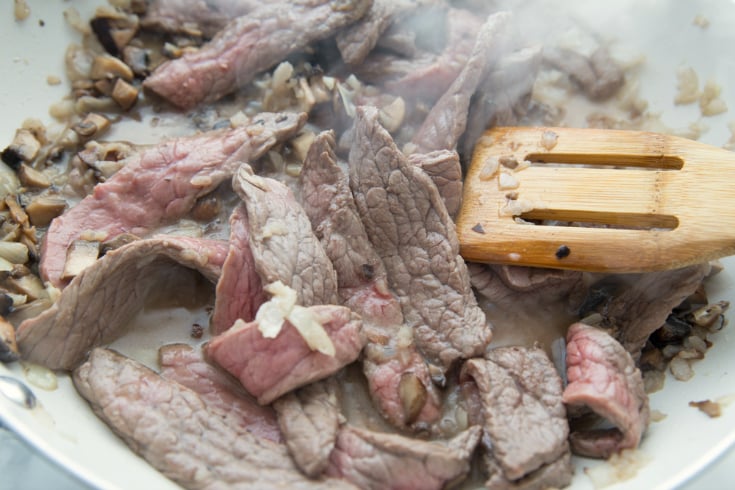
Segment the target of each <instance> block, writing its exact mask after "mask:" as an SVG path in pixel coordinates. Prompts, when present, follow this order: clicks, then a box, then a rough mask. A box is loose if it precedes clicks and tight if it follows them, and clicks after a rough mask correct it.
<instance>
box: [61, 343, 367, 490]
mask: <svg viewBox="0 0 735 490" xmlns="http://www.w3.org/2000/svg"><path fill="white" fill-rule="evenodd" d="M73 379H74V386H75V387H76V389H77V391H78V392H79V393H80V394H81V395H82V396H83V397H84V398H85V399H86V400H87V401H88V402H89V403H90V405H91V406H92V409H93V410H94V412H95V413H96V414H97V416H98V417H100V418H101V419H102V420H103V421H104V422H105V423H106V424H107V425H109V426H110V427H111V428H112V430H113V431H114V432H115V433H116V434H117V435H118V436H120V438H121V439H123V440H124V441H125V443H126V444H127V445H128V446H130V448H131V449H132V450H133V451H135V452H136V453H138V454H139V455H140V456H142V457H143V458H145V460H146V461H148V462H149V463H150V464H151V465H152V466H153V467H155V468H156V469H157V470H159V471H160V472H161V473H163V474H164V475H165V476H166V477H168V478H170V479H171V480H173V481H175V482H176V483H178V484H180V485H181V486H183V487H184V488H187V489H190V490H199V489H215V488H216V489H258V490H260V489H263V488H274V489H279V488H282V489H290V488H304V489H306V488H308V489H312V488H313V489H321V488H354V487H352V486H351V485H350V484H349V483H347V482H342V481H339V480H334V479H322V480H309V479H307V478H305V477H304V476H303V475H302V474H301V473H300V472H299V471H298V469H297V468H296V467H295V466H294V463H293V461H292V460H291V458H290V456H289V455H288V452H287V450H286V448H285V447H284V446H282V445H280V444H277V443H274V442H272V441H269V440H267V439H263V438H260V437H256V436H254V435H253V434H251V433H250V432H248V431H247V430H245V429H243V428H241V427H240V426H239V425H238V424H236V423H231V421H230V420H229V419H227V418H222V416H221V415H220V414H219V413H215V412H211V411H209V410H208V409H207V405H206V404H205V403H204V402H203V401H202V399H201V398H200V397H199V396H198V395H197V394H196V393H194V392H193V391H191V390H190V389H188V388H186V387H184V386H183V385H180V384H178V383H176V382H173V381H169V380H167V379H165V378H162V377H161V376H159V375H158V374H156V373H155V372H154V371H152V370H150V369H148V368H147V367H145V366H143V365H142V364H140V363H138V362H136V361H133V360H132V359H127V358H125V357H123V356H121V355H120V354H117V353H115V352H113V351H110V350H105V349H95V350H93V351H92V353H91V354H90V357H89V360H88V361H87V362H85V363H84V364H83V365H81V366H80V367H79V368H78V369H76V370H75V371H74V377H73Z"/></svg>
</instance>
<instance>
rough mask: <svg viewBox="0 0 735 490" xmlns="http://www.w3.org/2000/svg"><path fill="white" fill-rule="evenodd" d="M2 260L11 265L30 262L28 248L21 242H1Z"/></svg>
mask: <svg viewBox="0 0 735 490" xmlns="http://www.w3.org/2000/svg"><path fill="white" fill-rule="evenodd" d="M0 258H2V259H4V260H7V261H8V262H10V263H11V264H25V263H26V262H28V247H27V246H26V245H24V244H22V243H19V242H6V241H0Z"/></svg>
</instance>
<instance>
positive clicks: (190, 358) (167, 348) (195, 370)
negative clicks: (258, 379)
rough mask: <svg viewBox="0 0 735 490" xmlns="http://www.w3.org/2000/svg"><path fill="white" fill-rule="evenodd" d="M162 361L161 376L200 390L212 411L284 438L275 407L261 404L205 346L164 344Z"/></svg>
mask: <svg viewBox="0 0 735 490" xmlns="http://www.w3.org/2000/svg"><path fill="white" fill-rule="evenodd" d="M158 363H159V365H160V366H161V376H163V377H164V378H166V379H170V380H171V381H176V382H177V383H179V384H182V385H184V386H186V387H187V388H189V389H190V390H192V391H194V392H195V393H197V394H198V395H199V397H200V398H201V399H202V401H203V402H204V403H205V404H206V406H207V410H209V411H210V412H213V413H219V414H220V415H221V416H222V417H223V418H228V419H232V423H235V424H238V425H239V426H240V427H242V428H243V429H245V430H247V431H248V432H250V433H251V434H253V435H255V436H257V437H262V438H265V439H270V440H271V441H274V442H281V440H282V437H281V431H280V430H279V428H278V421H277V420H276V413H275V412H274V411H273V408H271V407H270V406H268V407H263V406H261V405H259V404H258V403H257V402H256V401H255V399H253V397H252V396H251V395H250V394H249V393H248V392H246V391H245V390H243V389H242V386H240V384H239V383H238V382H237V380H235V379H234V378H232V377H231V376H229V375H228V374H227V373H225V372H224V371H221V370H219V369H217V368H216V367H215V366H213V365H212V364H210V363H209V362H207V361H206V360H205V359H204V357H203V356H202V351H201V349H199V348H194V347H192V346H190V345H187V344H169V345H164V346H163V347H161V348H160V349H159V350H158ZM228 423H229V422H228Z"/></svg>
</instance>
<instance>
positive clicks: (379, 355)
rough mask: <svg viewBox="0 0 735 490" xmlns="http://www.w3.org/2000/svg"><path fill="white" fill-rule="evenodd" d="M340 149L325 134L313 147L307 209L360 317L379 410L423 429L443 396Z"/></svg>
mask: <svg viewBox="0 0 735 490" xmlns="http://www.w3.org/2000/svg"><path fill="white" fill-rule="evenodd" d="M335 146H336V143H335V141H334V134H333V133H332V132H324V133H321V134H319V135H318V136H317V137H316V139H315V141H314V143H312V145H311V148H310V149H309V152H308V154H307V156H306V159H305V161H304V165H303V168H302V171H301V182H302V195H303V203H304V210H305V211H306V214H307V215H308V216H309V219H310V220H311V223H312V227H313V229H314V232H315V233H316V235H317V236H318V238H319V239H320V240H321V242H322V244H323V245H324V250H325V251H326V253H327V255H328V257H329V259H330V260H331V261H332V263H333V264H334V267H335V270H336V272H337V283H338V287H339V296H340V299H341V301H342V302H343V304H344V305H346V306H348V307H349V308H350V309H352V311H354V312H355V313H357V314H359V315H360V316H361V317H362V321H363V329H364V331H365V337H366V339H367V343H366V345H365V349H364V352H363V363H362V365H363V372H364V373H365V376H366V378H367V381H368V389H369V391H370V394H371V396H372V398H373V401H374V402H375V404H376V407H377V409H378V411H379V412H380V413H381V414H382V415H383V416H384V417H385V418H386V419H387V420H389V421H390V422H391V423H392V424H393V425H395V426H397V427H400V428H404V427H407V426H409V425H415V426H425V425H426V424H429V423H433V422H435V421H436V420H437V419H438V417H439V415H440V404H441V401H440V397H439V394H438V392H437V390H436V388H435V387H434V384H433V383H432V382H431V377H430V376H429V370H428V368H427V366H426V363H425V362H424V360H423V358H422V357H421V356H420V355H419V354H418V352H417V351H416V346H415V344H414V343H413V339H412V335H411V334H410V330H409V331H408V332H407V333H408V334H407V335H406V334H405V332H404V333H403V334H402V331H405V330H406V327H404V326H403V313H402V312H401V306H400V303H399V302H398V298H396V296H395V295H394V294H393V293H392V292H391V291H390V289H389V288H388V281H387V277H386V271H385V266H384V265H383V261H382V260H381V259H380V257H379V256H378V255H377V253H376V252H375V250H374V249H373V246H372V244H371V243H370V240H369V239H368V235H367V232H366V231H365V227H364V226H363V224H362V221H361V220H360V216H359V214H358V212H357V208H356V207H355V202H354V199H353V197H352V192H351V191H350V188H349V182H348V179H347V175H346V174H345V173H344V172H343V171H342V170H341V168H340V167H339V165H338V164H337V156H336V154H335ZM402 329H403V330H402Z"/></svg>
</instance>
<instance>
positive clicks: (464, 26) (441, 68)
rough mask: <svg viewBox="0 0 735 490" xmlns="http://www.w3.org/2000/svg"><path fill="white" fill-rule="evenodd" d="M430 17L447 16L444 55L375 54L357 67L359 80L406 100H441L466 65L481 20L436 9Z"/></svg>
mask: <svg viewBox="0 0 735 490" xmlns="http://www.w3.org/2000/svg"><path fill="white" fill-rule="evenodd" d="M431 15H435V16H438V17H439V19H440V20H444V18H445V17H446V30H447V33H446V39H447V41H446V46H445V48H444V50H442V51H441V53H439V54H436V53H433V52H431V51H422V52H420V53H419V54H418V55H416V56H415V57H413V58H403V57H400V56H395V55H392V54H385V53H372V54H371V55H370V56H368V58H367V59H366V60H365V61H364V62H363V63H362V64H360V66H356V67H354V70H355V72H356V74H357V75H358V76H359V77H360V79H361V80H365V81H367V82H369V83H372V84H375V85H382V86H384V87H385V88H386V90H388V91H389V92H391V93H394V94H397V95H402V96H404V97H411V98H413V97H420V98H426V99H428V100H432V101H433V100H437V99H438V98H439V97H441V95H442V94H443V93H444V92H446V91H447V89H448V88H449V86H450V85H451V84H452V82H453V81H454V79H455V78H457V75H459V73H460V72H461V71H462V68H463V67H464V66H465V65H466V64H467V59H468V58H469V56H470V53H471V52H472V47H473V46H474V45H475V38H476V37H477V33H478V32H479V30H480V27H481V25H482V21H481V20H479V19H478V18H477V17H476V16H475V15H474V14H472V13H470V12H468V11H466V10H461V9H449V11H448V12H445V11H443V10H435V11H433V12H432V13H431ZM427 22H428V21H427ZM437 23H438V24H441V23H440V22H437ZM439 37H441V36H439Z"/></svg>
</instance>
